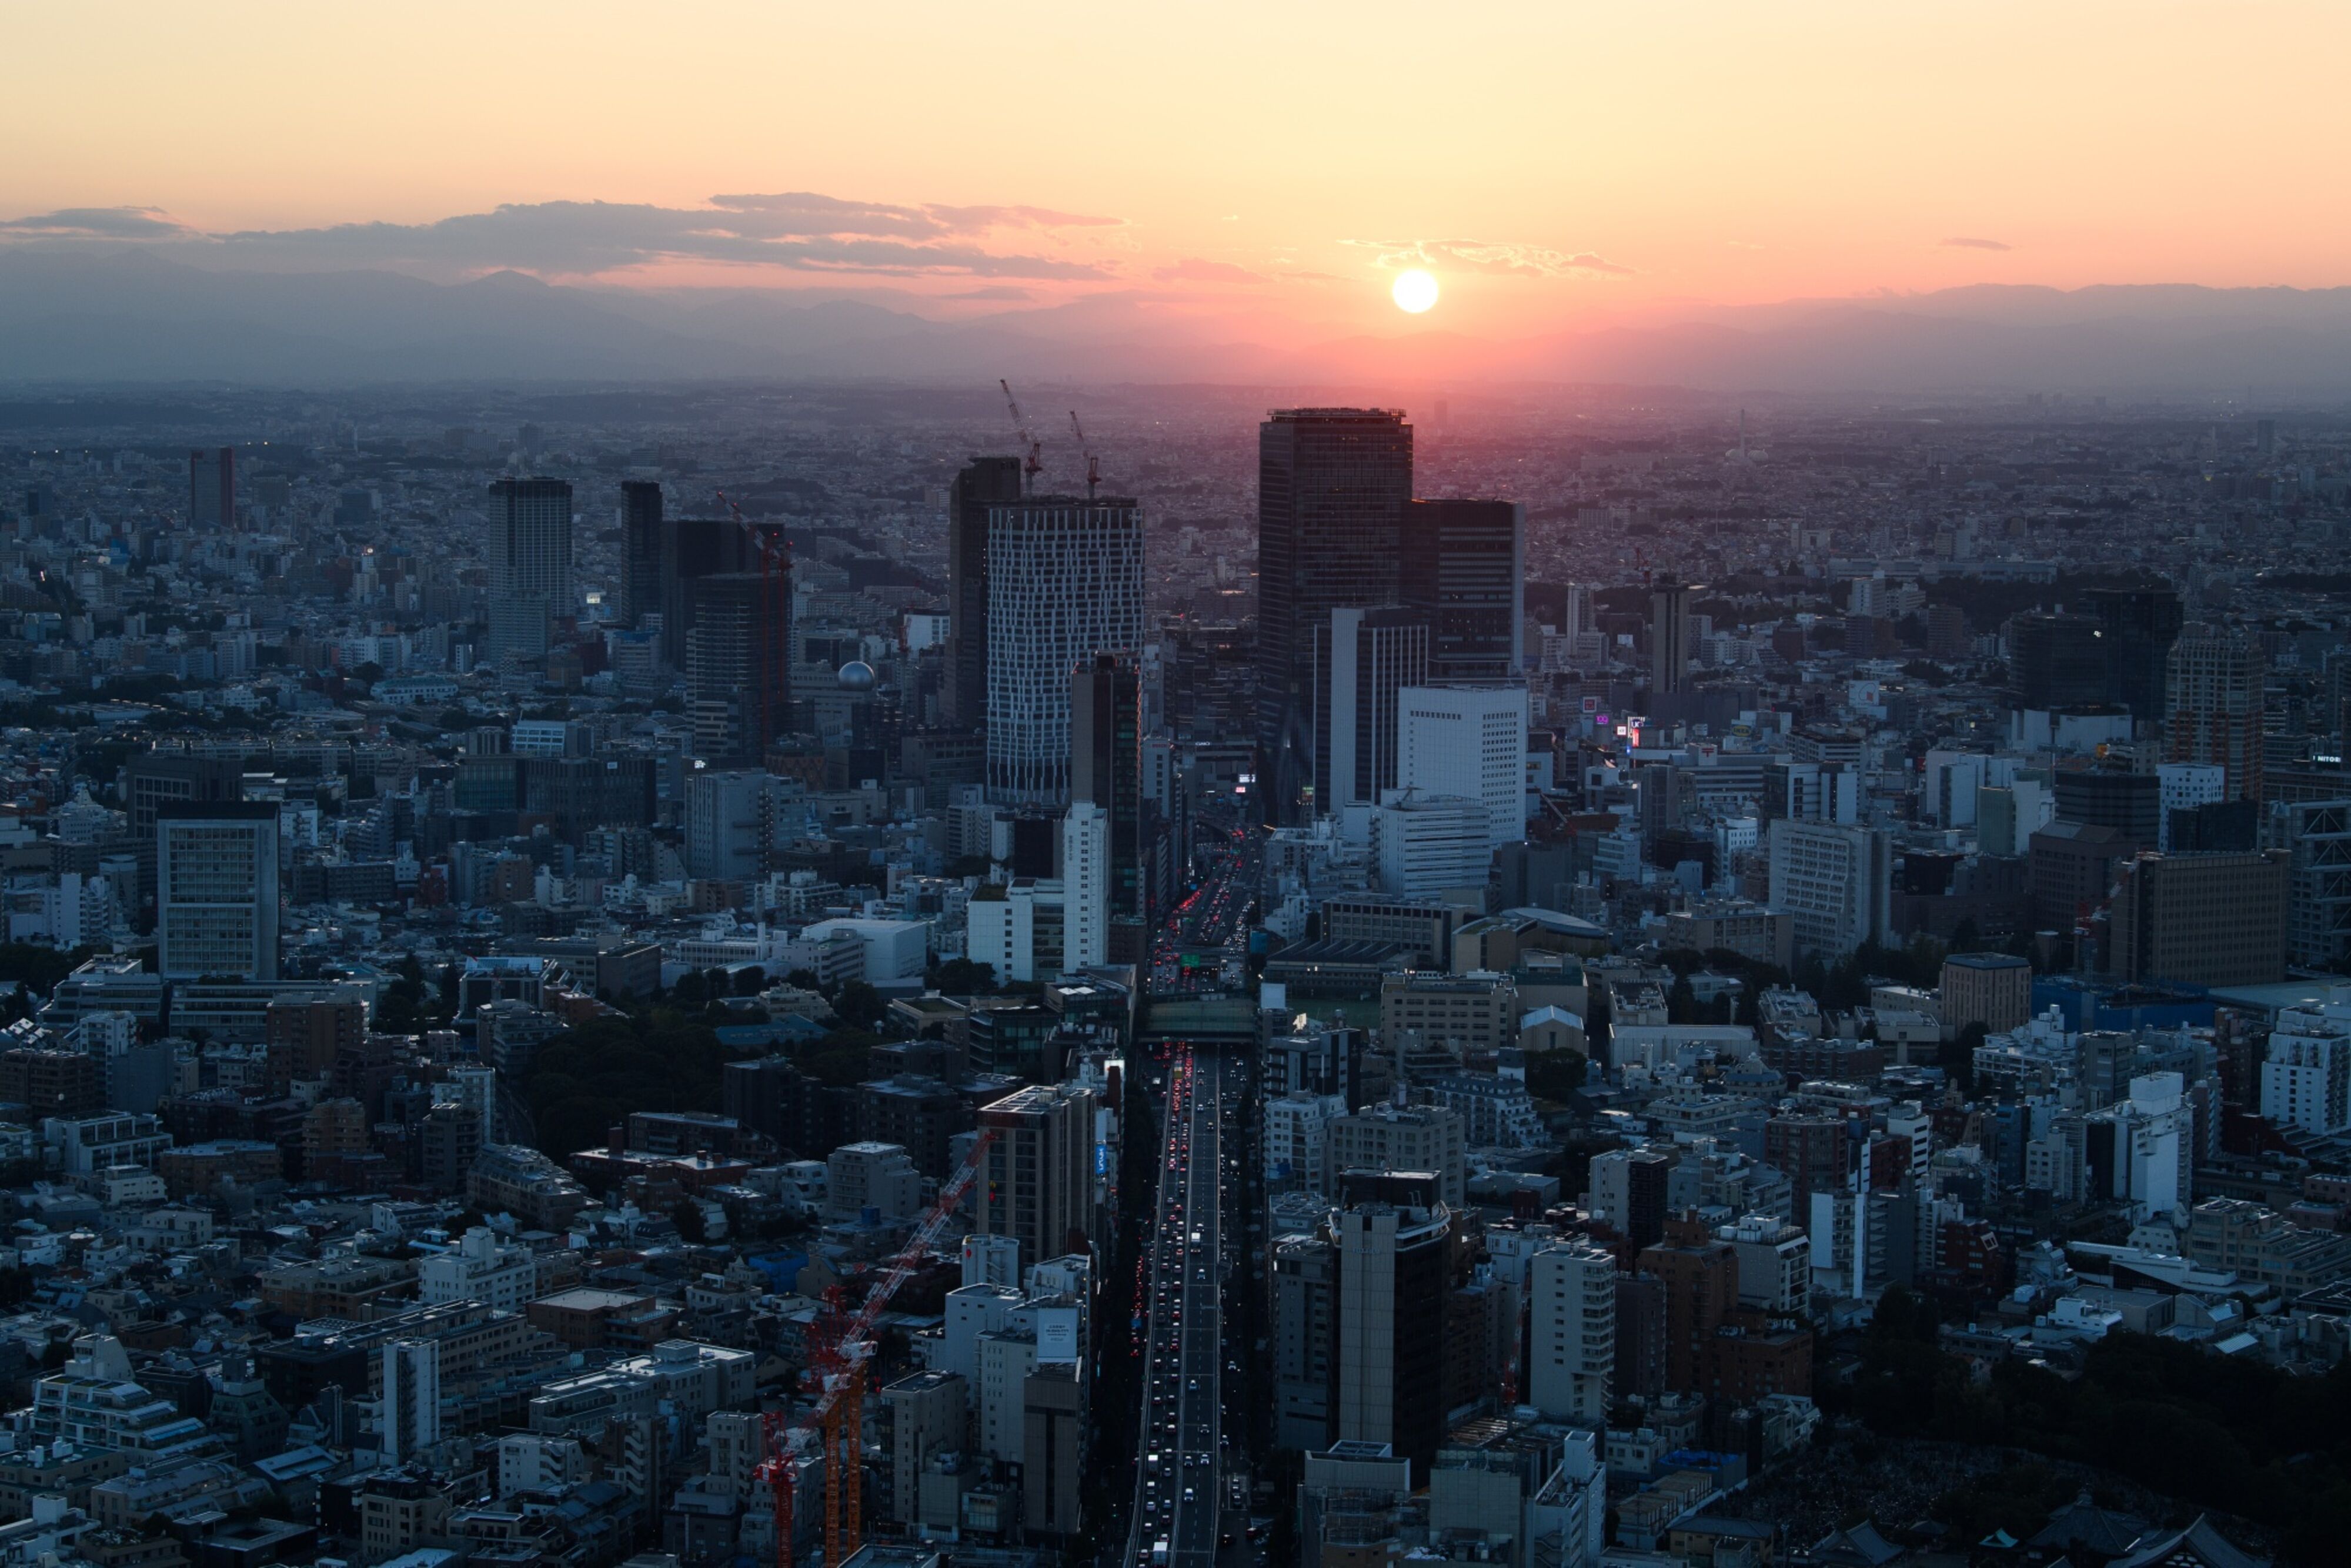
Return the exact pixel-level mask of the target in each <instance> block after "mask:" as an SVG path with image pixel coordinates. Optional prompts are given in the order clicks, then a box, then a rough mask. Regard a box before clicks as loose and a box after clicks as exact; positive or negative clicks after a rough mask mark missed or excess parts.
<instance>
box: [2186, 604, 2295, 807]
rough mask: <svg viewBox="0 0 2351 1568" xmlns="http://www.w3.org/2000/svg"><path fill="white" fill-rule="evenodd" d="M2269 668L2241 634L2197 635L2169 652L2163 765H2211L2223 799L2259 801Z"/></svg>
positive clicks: (2255, 646) (2257, 646)
mask: <svg viewBox="0 0 2351 1568" xmlns="http://www.w3.org/2000/svg"><path fill="white" fill-rule="evenodd" d="M2268 674H2269V662H2268V660H2267V659H2265V658H2264V657H2263V656H2262V645H2261V644H2260V643H2256V642H2254V641H2253V640H2252V638H2251V637H2248V636H2246V635H2245V634H2244V633H2243V632H2233V631H2217V630H2215V631H2201V632H2193V633H2191V634H2189V635H2187V636H2184V637H2182V638H2180V639H2179V642H2177V643H2173V644H2172V645H2171V656H2170V660H2169V663H2168V665H2167V667H2166V670H2165V681H2166V684H2167V685H2168V690H2167V691H2166V693H2165V711H2164V721H2163V758H2164V760H2165V761H2167V762H2217V763H2219V764H2220V766H2221V767H2223V768H2227V769H2228V770H2229V779H2228V785H2227V789H2226V791H2225V794H2226V798H2227V799H2229V800H2260V799H2261V798H2262V705H2263V702H2264V693H2263V691H2262V683H2263V681H2264V680H2265V679H2266V678H2267V676H2268Z"/></svg>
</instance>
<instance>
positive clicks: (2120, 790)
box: [2050, 764, 2163, 849]
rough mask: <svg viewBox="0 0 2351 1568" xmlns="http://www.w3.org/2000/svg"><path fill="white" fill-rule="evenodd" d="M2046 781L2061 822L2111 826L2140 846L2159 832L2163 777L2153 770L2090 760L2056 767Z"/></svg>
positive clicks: (2099, 826) (2161, 814)
mask: <svg viewBox="0 0 2351 1568" xmlns="http://www.w3.org/2000/svg"><path fill="white" fill-rule="evenodd" d="M2050 785H2051V789H2050V794H2051V796H2052V798H2053V800H2055V802H2056V812H2055V815H2056V819H2057V821H2061V822H2081V823H2084V824H2085V825H2086V826H2089V827H2095V828H2112V829H2113V830H2114V831H2116V832H2117V833H2119V834H2121V835H2122V836H2123V838H2124V839H2126V840H2127V841H2129V842H2130V843H2131V844H2132V845H2133V846H2134V847H2137V848H2142V849H2144V848H2147V847H2149V846H2151V845H2153V844H2154V843H2155V842H2156V841H2157V840H2158V838H2159V837H2160V836H2161V834H2162V832H2163V781H2162V779H2161V778H2160V777H2159V776H2158V775H2157V774H2153V773H2134V772H2132V771H2130V770H2129V769H2128V768H2122V767H2116V766H2100V765H2095V764H2094V765H2092V766H2089V767H2084V768H2058V769H2057V770H2056V772H2055V773H2054V774H2053V776H2052V778H2051V780H2050Z"/></svg>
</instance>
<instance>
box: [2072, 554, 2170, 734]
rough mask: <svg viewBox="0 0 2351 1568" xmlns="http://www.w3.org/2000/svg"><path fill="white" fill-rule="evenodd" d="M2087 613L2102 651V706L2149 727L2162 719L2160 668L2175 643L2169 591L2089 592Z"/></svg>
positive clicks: (2163, 684) (2163, 681) (2164, 686)
mask: <svg viewBox="0 0 2351 1568" xmlns="http://www.w3.org/2000/svg"><path fill="white" fill-rule="evenodd" d="M2088 600H2089V608H2090V613H2091V614H2092V615H2094V616H2095V617H2096V618H2097V622H2098V632H2099V639H2098V640H2099V641H2100V642H2101V643H2104V644H2105V651H2106V700H2107V701H2108V702H2110V703H2116V704H2119V705H2120V706H2124V707H2126V708H2128V709H2130V711H2131V716H2132V717H2133V718H2137V719H2145V720H2148V721H2150V722H2152V721H2159V720H2160V719H2161V718H2162V717H2163V716H2164V709H2165V698H2166V690H2167V686H2168V682H2167V680H2166V677H2165V666H2166V664H2167V663H2168V661H2169V659H2170V657H2171V645H2172V644H2173V643H2177V642H2179V628H2180V623H2181V615H2180V609H2179V594H2177V593H2175V592H2173V591H2171V590H2170V589H2169V588H2168V587H2166V588H2094V589H2092V590H2090V591H2089V595H2088Z"/></svg>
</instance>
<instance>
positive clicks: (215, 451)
mask: <svg viewBox="0 0 2351 1568" xmlns="http://www.w3.org/2000/svg"><path fill="white" fill-rule="evenodd" d="M235 526H236V448H235V447H234V446H199V447H197V448H195V449H194V450H193V451H192V452H190V453H189V454H188V527H190V528H235Z"/></svg>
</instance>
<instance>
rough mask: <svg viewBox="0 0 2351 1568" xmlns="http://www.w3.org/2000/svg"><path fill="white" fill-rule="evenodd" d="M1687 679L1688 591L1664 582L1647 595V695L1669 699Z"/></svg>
mask: <svg viewBox="0 0 2351 1568" xmlns="http://www.w3.org/2000/svg"><path fill="white" fill-rule="evenodd" d="M1688 676H1689V588H1688V586H1687V584H1684V583H1680V582H1675V581H1671V580H1667V581H1665V582H1661V583H1659V584H1657V586H1656V589H1655V590H1654V591H1651V593H1650V594H1649V695H1650V696H1651V697H1653V698H1655V697H1663V696H1671V695H1674V694H1675V693H1676V692H1678V691H1680V690H1681V689H1682V684H1683V682H1684V681H1686V680H1687V678H1688Z"/></svg>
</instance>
